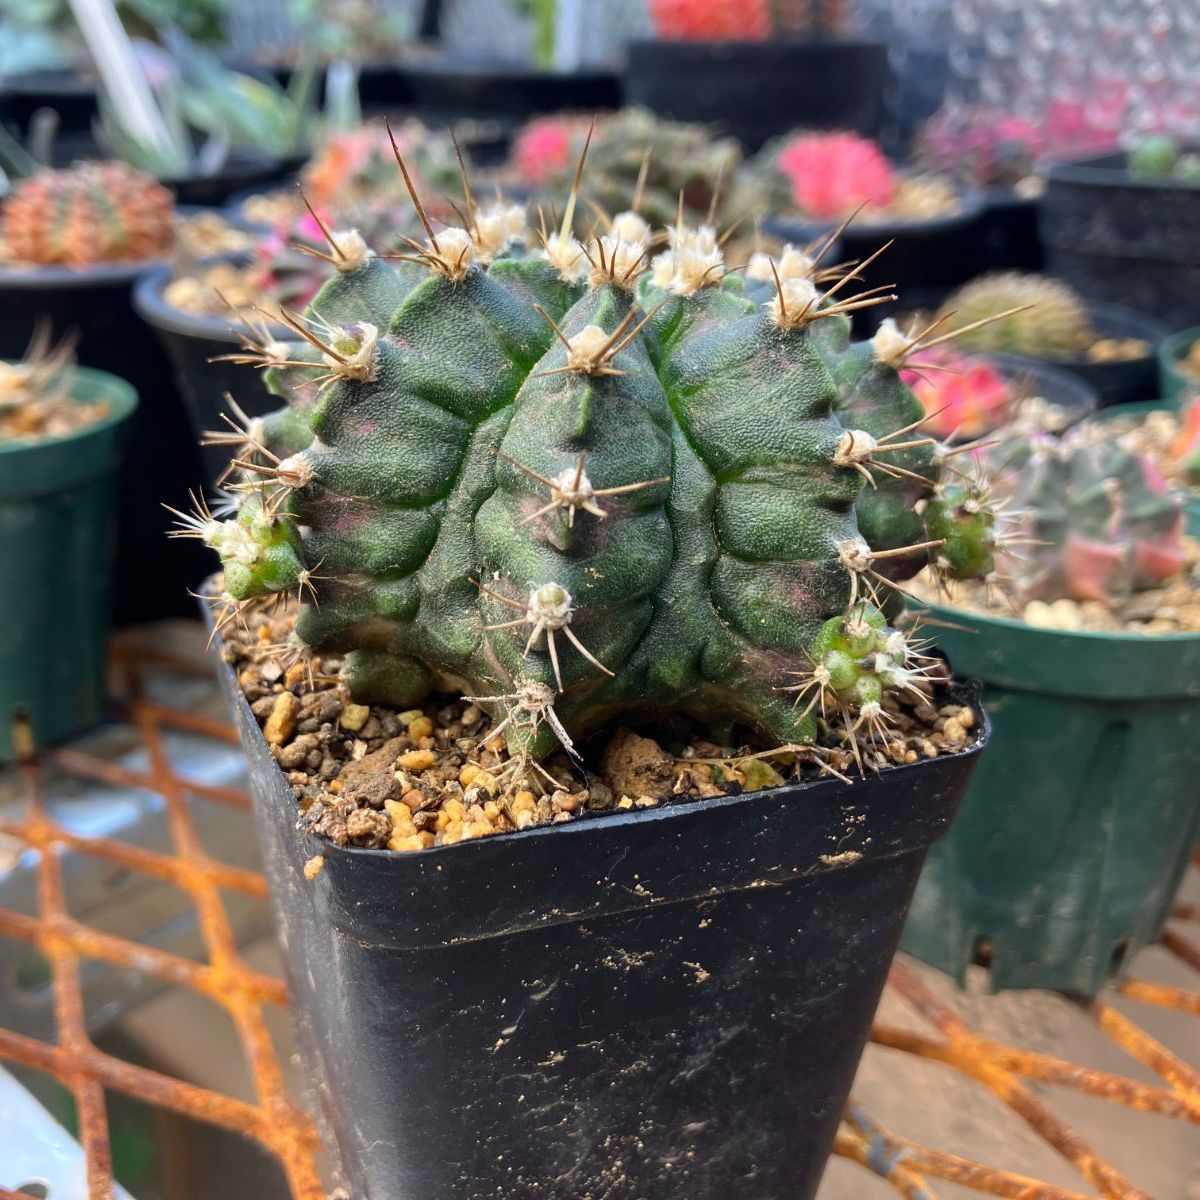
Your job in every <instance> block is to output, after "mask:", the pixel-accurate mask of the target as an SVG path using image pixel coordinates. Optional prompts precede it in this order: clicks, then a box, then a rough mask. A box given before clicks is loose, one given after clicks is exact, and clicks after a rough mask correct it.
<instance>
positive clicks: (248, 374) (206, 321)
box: [133, 264, 289, 486]
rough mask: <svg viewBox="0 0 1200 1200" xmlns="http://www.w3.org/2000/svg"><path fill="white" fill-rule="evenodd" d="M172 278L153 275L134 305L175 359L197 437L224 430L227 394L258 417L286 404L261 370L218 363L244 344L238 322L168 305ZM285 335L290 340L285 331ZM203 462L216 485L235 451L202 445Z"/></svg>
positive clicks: (159, 270)
mask: <svg viewBox="0 0 1200 1200" xmlns="http://www.w3.org/2000/svg"><path fill="white" fill-rule="evenodd" d="M203 265H204V264H201V266H203ZM172 274H173V272H172V270H171V268H170V267H169V266H166V265H164V266H159V267H155V268H153V270H150V271H147V272H146V273H145V274H144V275H143V276H142V277H141V278H140V279H139V280H138V282H137V286H136V287H135V288H134V292H133V306H134V308H135V309H136V310H137V312H138V314H139V315H140V316H141V317H142V319H143V320H144V321H146V322H147V323H148V324H149V325H150V326H151V327H152V328H153V330H154V332H155V334H156V335H157V337H158V340H159V341H160V342H161V343H162V347H163V349H164V350H165V351H166V353H167V357H168V358H169V359H170V360H171V366H172V368H173V369H174V374H175V383H176V385H177V387H178V389H179V394H180V396H182V397H183V403H184V407H185V408H186V409H187V417H188V422H189V424H190V426H191V430H192V434H193V437H194V438H195V439H197V440H199V438H200V435H201V434H202V433H203V432H204V431H205V430H208V429H219V428H221V424H222V422H221V414H222V413H228V412H229V401H228V400H227V399H226V396H227V395H232V396H233V398H234V399H235V400H236V401H237V403H238V405H239V406H240V407H241V408H242V410H243V411H244V412H246V413H247V414H249V415H250V416H252V417H257V416H261V415H263V414H264V413H268V412H272V411H274V410H275V409H277V408H279V407H280V404H281V403H282V402H281V401H280V399H279V397H278V396H272V395H271V393H270V392H268V391H267V388H266V384H265V383H264V382H263V373H262V372H261V371H255V370H251V369H250V368H249V367H246V366H240V365H238V364H237V363H227V362H213V361H212V359H213V358H215V357H217V356H219V355H222V354H229V353H231V352H232V351H234V350H236V349H237V348H238V346H239V344H240V343H239V342H238V339H237V335H236V334H235V333H234V331H233V328H232V325H233V321H232V318H231V317H213V316H207V315H205V314H201V313H189V312H184V311H183V310H182V309H179V308H175V307H174V306H173V305H170V304H168V303H167V301H166V300H165V299H164V297H163V289H164V288H165V287H166V286H167V284H168V283H169V282H170V281H171V278H172ZM279 336H280V337H281V338H286V337H288V336H289V335H288V332H287V330H286V329H282V328H281V329H280V330H279ZM200 457H201V461H202V465H203V472H204V474H203V477H204V479H205V480H206V481H207V483H208V484H209V486H212V485H214V484H215V483H216V481H217V478H218V477H219V476H220V475H221V473H222V472H223V471H224V470H225V468H226V467H228V466H229V448H228V447H227V446H201V447H200Z"/></svg>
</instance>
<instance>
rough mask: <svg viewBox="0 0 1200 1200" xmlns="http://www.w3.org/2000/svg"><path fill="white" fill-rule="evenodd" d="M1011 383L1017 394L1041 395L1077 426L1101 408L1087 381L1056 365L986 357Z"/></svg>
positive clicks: (1012, 357)
mask: <svg viewBox="0 0 1200 1200" xmlns="http://www.w3.org/2000/svg"><path fill="white" fill-rule="evenodd" d="M980 357H982V358H986V359H987V360H988V362H990V363H993V364H995V366H996V367H998V368H999V369H1000V371H1001V373H1002V374H1003V375H1004V377H1005V378H1006V379H1008V380H1010V381H1011V382H1012V384H1013V385H1014V387H1015V388H1016V390H1017V394H1018V395H1019V396H1021V397H1022V398H1024V397H1029V396H1039V397H1041V399H1043V400H1045V401H1047V402H1048V403H1050V404H1053V405H1055V406H1056V407H1057V408H1058V409H1060V410H1061V411H1062V412H1063V413H1064V414H1065V416H1066V419H1067V421H1068V423H1069V424H1071V425H1075V424H1077V423H1078V422H1080V421H1082V420H1084V419H1085V418H1086V417H1089V416H1091V414H1092V413H1094V412H1095V411H1096V409H1097V408H1098V407H1099V406H1100V398H1099V396H1098V395H1097V393H1096V389H1095V388H1094V387H1093V386H1092V385H1091V384H1090V383H1089V382H1088V381H1087V380H1086V379H1081V378H1080V377H1079V376H1078V375H1076V374H1075V373H1074V372H1072V371H1068V370H1066V369H1064V368H1063V367H1062V366H1060V365H1059V364H1057V363H1048V362H1045V361H1043V360H1042V359H1039V358H1022V357H1021V356H1020V355H1018V354H983V355H981V356H980Z"/></svg>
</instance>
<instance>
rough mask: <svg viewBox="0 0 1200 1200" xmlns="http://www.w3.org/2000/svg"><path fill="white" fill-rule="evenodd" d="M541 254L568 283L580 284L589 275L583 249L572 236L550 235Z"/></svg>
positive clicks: (547, 236)
mask: <svg viewBox="0 0 1200 1200" xmlns="http://www.w3.org/2000/svg"><path fill="white" fill-rule="evenodd" d="M541 254H542V257H543V258H544V259H545V260H546V261H547V262H548V263H549V264H550V265H551V266H552V267H553V268H554V269H555V270H556V271H557V272H558V274H559V276H560V278H562V279H563V280H564V281H565V282H566V283H578V282H579V280H581V279H582V278H583V277H584V275H586V274H587V271H588V260H587V258H586V256H585V255H584V253H583V247H582V246H581V245H580V244H579V243H578V242H577V241H576V240H575V239H574V238H573V237H571V236H570V234H566V235H564V234H561V233H548V234H547V235H546V241H545V244H544V245H543V246H542V250H541Z"/></svg>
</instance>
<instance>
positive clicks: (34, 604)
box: [0, 367, 137, 761]
mask: <svg viewBox="0 0 1200 1200" xmlns="http://www.w3.org/2000/svg"><path fill="white" fill-rule="evenodd" d="M74 399H75V400H76V401H78V402H81V403H82V402H95V401H97V400H103V401H105V402H107V404H108V406H109V409H110V412H109V415H108V416H107V417H106V418H105V419H104V420H102V421H99V422H97V423H96V424H94V425H89V426H88V427H87V428H86V429H81V430H78V431H76V432H75V433H71V434H68V435H67V436H65V437H57V438H44V439H39V440H36V441H33V440H30V441H26V440H16V441H7V442H0V563H3V568H2V569H0V613H2V614H3V620H0V761H4V760H6V759H9V758H11V757H12V755H13V747H12V738H11V733H12V724H13V719H14V717H15V716H16V715H17V714H18V713H21V712H24V713H26V714H28V716H29V718H30V720H31V722H32V725H33V734H34V738H35V740H36V742H37V744H39V745H46V744H48V743H52V742H56V741H59V740H61V739H62V738H64V737H67V736H68V735H70V734H72V733H76V732H78V731H80V730H82V729H86V728H87V727H88V726H89V725H92V724H94V723H95V722H96V721H98V720H99V719H100V715H101V711H102V705H103V701H104V671H105V648H106V642H107V635H108V622H109V601H110V593H111V573H112V563H113V557H114V554H115V551H116V511H117V510H116V503H117V472H118V469H119V467H120V464H121V459H122V457H123V455H124V447H125V441H126V435H127V433H128V428H129V422H130V418H131V417H132V416H133V413H134V410H135V409H136V408H137V395H136V393H135V392H134V390H133V388H131V387H130V386H129V384H127V383H126V382H125V381H124V380H122V379H117V378H116V377H115V376H112V375H108V374H105V373H104V372H102V371H93V370H89V369H87V368H83V367H81V368H79V371H78V383H77V385H76V387H75V390H74Z"/></svg>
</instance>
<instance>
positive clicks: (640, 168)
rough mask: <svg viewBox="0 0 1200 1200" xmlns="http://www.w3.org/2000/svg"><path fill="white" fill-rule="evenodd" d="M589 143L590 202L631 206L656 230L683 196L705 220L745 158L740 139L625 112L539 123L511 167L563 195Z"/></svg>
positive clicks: (519, 143)
mask: <svg viewBox="0 0 1200 1200" xmlns="http://www.w3.org/2000/svg"><path fill="white" fill-rule="evenodd" d="M589 139H590V144H589ZM585 144H588V145H589V149H588V163H589V169H588V181H587V182H588V197H589V199H590V200H592V201H593V202H594V203H596V204H598V205H599V206H600V207H601V208H602V209H603V210H604V211H605V212H607V213H615V212H619V211H621V209H623V208H626V207H627V206H630V204H631V203H632V208H633V209H634V210H636V211H637V212H639V213H641V214H642V216H643V217H645V219H646V220H647V221H649V222H650V224H651V225H653V226H659V225H664V224H666V223H667V222H668V221H671V220H674V219H675V218H676V215H677V211H678V208H679V204H680V197H682V198H683V199H682V203H683V208H684V215H685V216H687V217H689V218H690V219H692V220H697V219H700V220H703V219H705V218H706V216H707V214H708V213H709V210H710V209H711V208H712V206H713V204H714V202H716V201H717V200H718V199H719V197H720V193H721V191H722V186H723V185H724V186H725V189H726V190H727V189H728V185H729V183H730V181H731V180H732V179H733V176H734V172H735V171H736V170H737V168H738V164H739V163H740V162H741V157H742V153H741V149H740V148H739V146H738V143H737V141H736V140H735V139H733V138H721V137H714V136H713V133H712V131H711V130H710V129H709V128H708V127H707V126H705V125H698V124H693V123H688V122H685V121H668V120H664V119H662V118H660V117H656V116H655V115H654V114H653V113H651V112H650V111H649V110H647V109H644V108H626V109H622V110H621V112H619V113H615V114H613V115H612V116H609V117H602V118H600V119H599V120H597V121H595V122H594V123H593V122H592V121H591V120H590V119H582V118H579V117H540V118H537V119H535V120H533V121H531V122H530V123H529V124H528V125H527V126H526V127H525V128H524V129H523V130H522V132H521V133H520V134H519V135H518V137H517V139H516V142H515V144H514V146H513V164H514V166H515V167H516V168H517V170H518V172H519V173H520V176H521V178H522V179H523V180H524V181H525V182H527V183H530V184H533V185H534V186H535V187H537V188H539V189H545V191H546V193H547V194H548V195H552V196H561V195H563V194H564V193H565V191H566V190H567V189H568V188H569V187H570V186H571V180H572V177H573V175H574V173H575V166H576V164H577V163H578V161H579V157H580V154H581V153H582V151H583V147H584V145H585ZM631 196H632V197H633V199H632V202H631V201H630V197H631ZM580 217H581V219H582V220H584V221H586V220H588V219H589V218H590V214H588V213H583V212H581V213H580Z"/></svg>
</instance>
